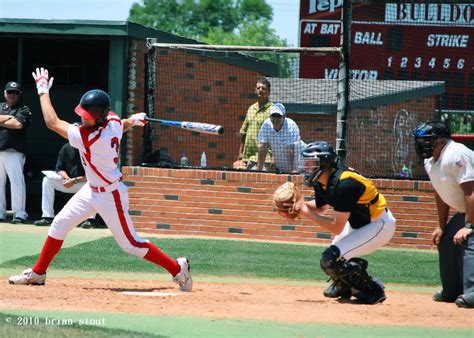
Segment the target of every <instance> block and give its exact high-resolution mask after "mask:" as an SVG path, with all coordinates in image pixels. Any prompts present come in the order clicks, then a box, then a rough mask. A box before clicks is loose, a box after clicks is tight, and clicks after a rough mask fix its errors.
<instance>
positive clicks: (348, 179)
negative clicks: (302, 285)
mask: <svg viewBox="0 0 474 338" xmlns="http://www.w3.org/2000/svg"><path fill="white" fill-rule="evenodd" d="M302 155H303V160H304V174H305V179H306V181H307V183H308V185H310V186H312V187H313V188H314V192H315V199H313V200H311V201H304V199H303V198H302V197H301V196H300V194H299V192H296V193H295V194H296V195H295V197H292V198H290V201H289V202H286V203H283V207H286V208H287V209H286V210H284V212H283V211H281V210H280V211H279V213H280V214H281V215H283V216H285V217H289V218H294V216H295V214H296V215H297V216H303V217H306V218H308V219H309V220H311V221H313V222H314V223H316V224H317V225H319V226H321V227H323V228H325V229H327V230H328V231H330V232H331V233H333V234H334V235H335V237H334V239H333V241H332V243H331V246H329V247H328V248H327V249H325V250H324V252H323V253H322V256H321V260H320V265H321V269H322V270H323V271H324V272H325V273H326V274H327V275H328V276H329V277H330V278H331V279H332V283H331V285H330V286H329V287H328V288H327V289H326V290H325V291H324V296H326V297H330V298H343V299H350V298H351V297H352V296H354V297H355V298H357V302H359V303H362V304H377V303H381V302H383V301H384V300H385V299H386V296H385V292H384V286H383V284H382V283H381V282H380V281H378V280H377V279H374V278H372V277H371V276H369V274H368V273H367V266H368V262H367V261H366V260H365V259H362V258H359V257H360V256H364V255H367V254H370V253H371V252H373V251H375V250H376V249H378V248H380V247H382V246H383V245H385V244H386V243H388V242H389V241H390V239H391V238H392V236H393V234H394V232H395V222H396V221H395V218H394V217H393V216H392V213H391V212H390V211H389V210H388V209H387V207H386V205H387V203H386V201H385V198H384V196H383V195H382V194H381V193H379V191H378V190H377V188H376V187H375V185H374V183H373V182H372V181H370V180H369V179H367V178H365V177H363V176H362V175H360V174H358V173H357V172H355V171H354V170H353V169H350V168H347V167H345V166H343V165H342V163H341V161H340V160H339V158H338V156H337V155H336V153H335V152H334V150H333V147H332V146H331V145H330V144H328V143H327V142H325V141H315V142H311V143H309V144H308V145H307V146H306V147H305V148H304V149H303V151H302ZM277 191H278V190H277ZM287 191H289V190H288V189H287ZM292 201H294V202H292ZM275 204H276V202H275ZM329 206H331V207H333V209H334V211H333V212H332V214H331V215H327V214H326V212H327V211H328V209H329Z"/></svg>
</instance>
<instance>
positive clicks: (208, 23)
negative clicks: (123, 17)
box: [129, 0, 289, 75]
mask: <svg viewBox="0 0 474 338" xmlns="http://www.w3.org/2000/svg"><path fill="white" fill-rule="evenodd" d="M272 18H273V10H272V8H271V7H270V6H269V5H268V4H267V3H266V1H265V0H141V2H140V3H134V4H133V5H132V8H131V9H130V16H129V20H130V21H133V22H136V23H139V24H142V25H145V26H148V27H152V28H156V29H159V30H162V31H165V32H169V33H172V34H176V35H180V36H183V37H187V38H191V39H195V40H198V41H201V42H206V43H209V44H219V45H234V46H288V43H287V41H286V40H285V39H282V38H280V37H279V36H278V35H277V34H276V32H275V30H273V29H272V28H270V23H271V22H272ZM258 57H259V58H261V59H264V60H268V61H273V62H276V63H278V64H279V65H280V68H281V74H282V75H288V74H289V60H288V57H287V56H285V55H281V54H280V55H277V54H274V53H266V54H265V53H264V54H259V55H258Z"/></svg>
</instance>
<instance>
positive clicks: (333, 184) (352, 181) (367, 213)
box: [315, 168, 387, 229]
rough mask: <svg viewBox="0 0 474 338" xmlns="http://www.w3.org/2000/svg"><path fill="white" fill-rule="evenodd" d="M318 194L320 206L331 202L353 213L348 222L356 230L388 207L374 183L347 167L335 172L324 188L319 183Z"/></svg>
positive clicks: (342, 210)
mask: <svg viewBox="0 0 474 338" xmlns="http://www.w3.org/2000/svg"><path fill="white" fill-rule="evenodd" d="M315 193H316V205H317V206H318V207H321V206H323V205H325V204H329V205H331V206H332V207H333V208H334V210H335V211H340V212H350V213H351V214H350V216H349V223H350V224H351V227H352V228H354V229H358V228H361V227H363V226H364V225H366V224H369V223H370V222H371V221H372V220H374V219H376V218H377V217H379V216H380V215H381V214H382V212H383V211H384V210H385V208H386V207H387V201H386V200H385V197H384V196H383V195H382V194H381V193H380V192H379V191H378V189H377V188H376V187H375V184H374V183H373V182H372V181H371V180H369V179H368V178H365V177H364V176H362V175H360V174H358V173H357V172H355V171H353V170H350V169H348V168H341V169H339V170H337V171H336V172H334V173H333V174H332V175H331V176H330V178H329V180H328V185H327V187H326V188H325V189H324V188H323V187H322V186H321V185H320V184H319V183H318V184H317V186H315Z"/></svg>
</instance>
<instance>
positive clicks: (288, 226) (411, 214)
mask: <svg viewBox="0 0 474 338" xmlns="http://www.w3.org/2000/svg"><path fill="white" fill-rule="evenodd" d="M122 170H123V174H124V177H123V178H124V181H125V183H126V184H127V185H128V186H129V192H130V214H131V215H132V218H133V221H134V224H135V227H136V228H137V229H138V230H140V231H148V232H155V233H161V234H180V235H192V236H196V235H198V236H199V235H200V236H215V237H229V238H244V239H259V240H276V241H286V242H306V243H321V244H329V243H330V241H331V237H332V236H331V234H330V233H329V232H328V231H327V230H325V229H323V228H321V227H319V226H316V225H313V224H311V223H310V222H309V221H307V220H306V219H296V220H287V219H284V218H282V217H280V216H278V215H277V214H276V213H275V212H274V210H273V207H272V201H271V196H272V193H273V191H274V190H275V189H276V187H278V186H279V185H280V184H282V183H284V182H286V181H287V180H292V181H294V182H296V183H297V184H298V185H299V186H301V183H302V177H301V176H298V175H292V176H291V175H276V174H269V173H253V172H237V171H215V170H186V169H165V168H144V167H123V169H122ZM375 183H376V185H377V186H378V187H379V189H380V191H381V192H382V193H383V194H384V195H385V197H386V198H387V201H388V206H389V208H390V210H391V211H392V212H393V214H394V215H395V217H396V218H397V231H396V233H395V236H394V237H393V239H392V240H391V242H390V243H389V245H388V246H389V247H394V248H413V249H430V247H431V246H430V241H429V239H430V235H431V232H432V231H433V229H434V228H435V227H436V225H437V213H436V206H435V202H434V194H433V189H432V187H431V184H430V183H429V182H427V181H408V180H389V179H376V180H375ZM303 191H304V194H305V196H308V197H309V196H312V191H311V190H310V189H308V188H306V187H305V188H304V190H303Z"/></svg>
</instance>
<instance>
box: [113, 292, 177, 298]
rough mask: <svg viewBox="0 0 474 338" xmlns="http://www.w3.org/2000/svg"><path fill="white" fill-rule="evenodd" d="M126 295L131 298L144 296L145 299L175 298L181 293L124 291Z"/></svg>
mask: <svg viewBox="0 0 474 338" xmlns="http://www.w3.org/2000/svg"><path fill="white" fill-rule="evenodd" d="M122 293H123V294H124V295H130V296H144V297H173V296H179V295H180V294H179V293H174V292H158V291H151V292H150V291H123V292H122Z"/></svg>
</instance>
